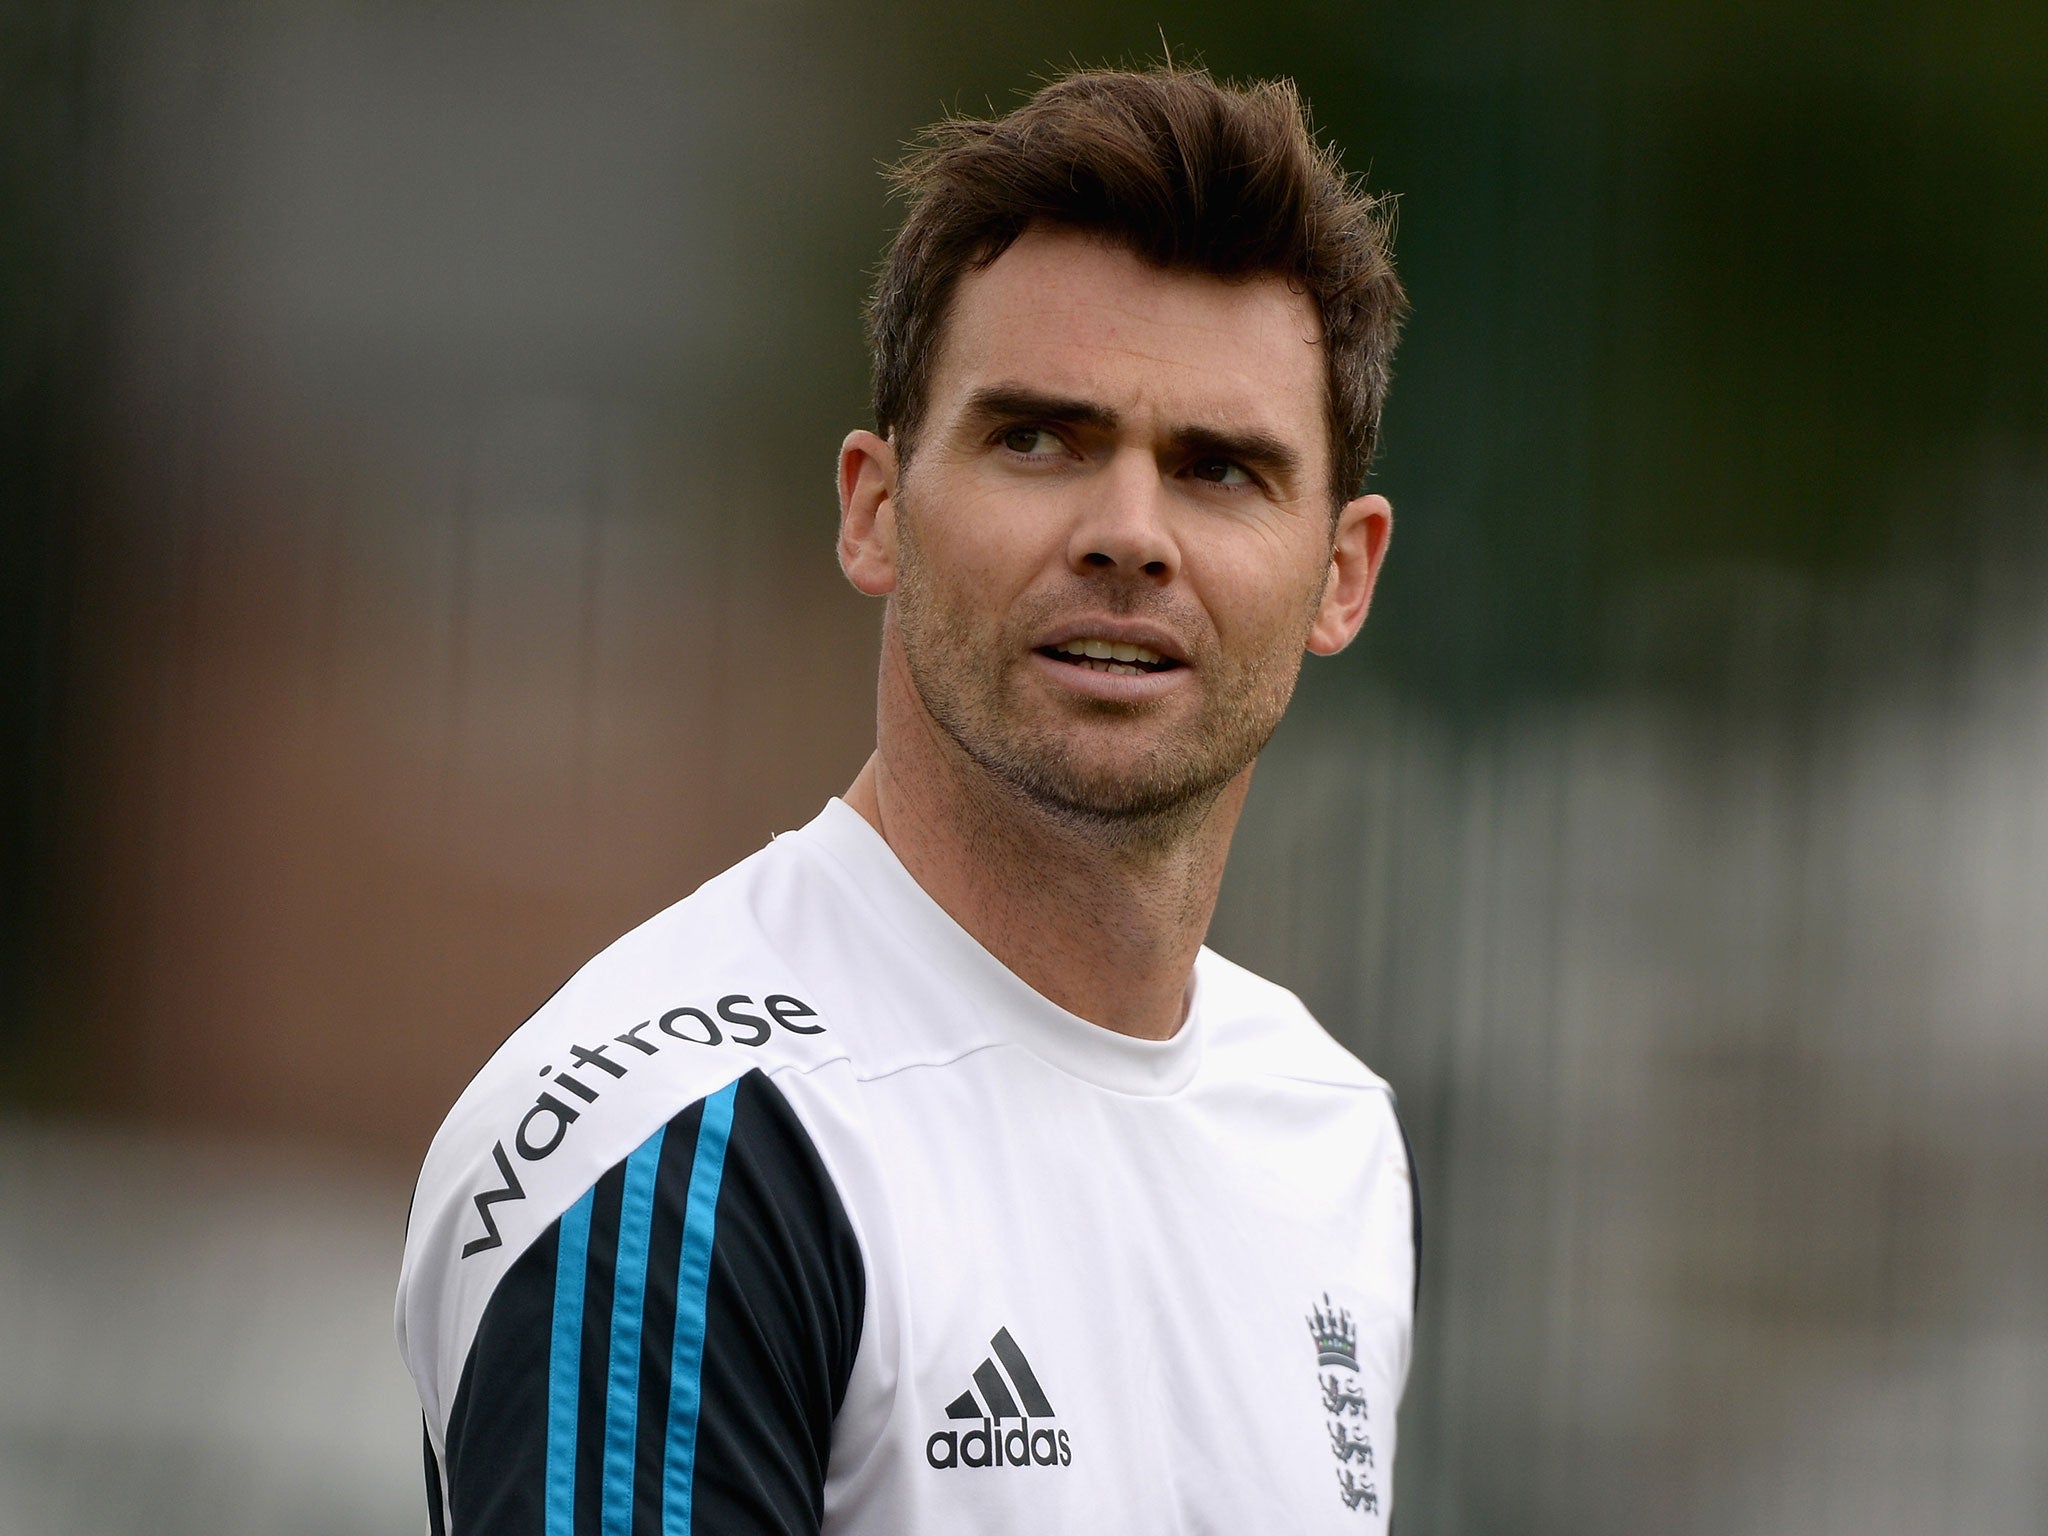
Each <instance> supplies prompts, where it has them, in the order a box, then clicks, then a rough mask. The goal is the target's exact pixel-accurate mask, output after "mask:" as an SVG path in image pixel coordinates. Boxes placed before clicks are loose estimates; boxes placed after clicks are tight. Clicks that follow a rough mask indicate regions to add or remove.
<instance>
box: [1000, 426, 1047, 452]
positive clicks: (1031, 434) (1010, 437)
mask: <svg viewBox="0 0 2048 1536" xmlns="http://www.w3.org/2000/svg"><path fill="white" fill-rule="evenodd" d="M997 441H998V442H1000V443H1001V444H1002V445H1003V446H1004V447H1005V448H1007V449H1009V450H1010V452H1012V453H1018V454H1023V455H1025V456H1026V457H1028V458H1044V457H1045V456H1046V455H1047V454H1053V453H1058V452H1059V451H1060V449H1061V447H1062V444H1061V442H1060V440H1059V439H1058V438H1057V437H1055V436H1054V435H1053V434H1052V433H1051V432H1048V431H1047V430H1046V429H1045V428H1044V427H1005V428H1004V429H1003V431H1002V435H1001V436H1000V437H999V438H998V439H997Z"/></svg>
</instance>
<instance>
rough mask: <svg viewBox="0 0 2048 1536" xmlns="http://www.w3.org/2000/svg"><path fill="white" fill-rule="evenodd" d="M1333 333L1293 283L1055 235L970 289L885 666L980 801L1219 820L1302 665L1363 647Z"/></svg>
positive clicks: (961, 299)
mask: <svg viewBox="0 0 2048 1536" xmlns="http://www.w3.org/2000/svg"><path fill="white" fill-rule="evenodd" d="M1319 330H1320V327H1319V324H1318V317H1317V315H1316V312H1315V309H1314V306H1313V305H1312V304H1311V303H1310V301H1309V300H1308V299H1307V298H1306V297H1305V296H1303V295H1302V294H1300V293H1297V292H1294V291H1291V290H1290V289H1289V288H1288V286H1287V284H1286V283H1285V282H1283V281H1282V280H1281V279H1279V278H1277V277H1261V278H1254V279H1250V280H1246V281H1236V282H1231V281H1225V280H1223V279H1220V278H1215V277H1211V276H1207V275H1195V274H1188V273H1183V272H1165V271H1161V270H1159V269H1157V268H1154V267H1151V266H1148V265H1147V264H1145V263H1144V262H1142V261H1140V260H1139V259H1138V258H1137V257H1136V256H1134V255H1132V254H1130V253H1129V252H1128V251H1126V250H1124V249H1122V248H1121V247H1118V246H1114V245H1111V244H1107V243H1105V242H1103V241H1100V240H1097V239H1093V238H1090V237H1087V236H1083V235H1079V234H1074V233H1071V232H1066V231H1046V230H1032V231H1027V232H1026V233H1025V235H1024V236H1023V237H1022V238H1020V239H1019V240H1018V241H1017V242H1016V243H1015V244H1014V245H1013V246H1011V247H1010V249H1009V250H1008V251H1006V252H1005V253H1004V254H1003V255H1002V256H1001V257H1000V258H998V259H997V260H996V261H995V262H994V264H992V265H991V266H990V267H988V268H987V269H985V270H983V271H980V272H974V273H969V274H968V275H967V276H966V277H964V278H963V279H962V280H961V283H960V285H959V288H958V290H957V291H956V294H955V297H954V304H953V311H952V314H951V317H950V319H949V321H948V323H947V328H946V332H945V337H944V342H943V345H942V348H941V351H940V354H939V357H938V359H937V362H936V365H935V367H934V370H933V375H932V380H931V386H930V395H929V404H928V406H927V409H926V413H925V419H924V422H923V425H922V426H921V428H920V430H919V433H918V436H917V441H916V445H915V452H914V454H913V456H912V458H911V460H910V462H909V464H908V465H907V466H906V467H903V468H902V470H901V474H900V477H899V478H898V479H897V482H896V484H895V486H894V489H893V494H892V495H891V497H890V514H891V515H892V516H893V520H894V549H893V556H894V573H893V574H894V590H893V606H892V620H893V623H892V625H891V633H890V635H889V638H888V642H887V643H889V644H891V645H895V646H900V652H901V656H900V659H901V662H902V663H903V665H904V667H905V669H906V670H907V672H908V675H909V677H910V679H911V682H912V683H913V685H914V688H915V692H916V695H917V697H918V700H919V701H920V703H921V706H922V708H923V710H924V712H925V713H926V714H928V715H929V716H930V718H931V720H932V721H933V722H935V723H936V724H937V726H938V727H939V728H940V729H941V730H942V731H943V732H944V733H945V734H946V735H947V736H949V737H950V738H951V739H952V741H953V742H954V743H955V744H956V745H957V746H958V747H959V748H960V749H961V751H963V752H964V753H965V754H966V755H967V757H968V758H970V759H971V760H972V761H973V762H974V763H976V764H978V765H979V766H980V767H981V768H982V769H983V770H984V771H985V772H986V773H988V774H989V775H990V776H991V777H993V778H994V779H996V780H998V781H1000V782H1001V783H1003V784H1005V785H1007V786H1008V787H1010V788H1011V789H1013V790H1015V791H1018V792H1021V793H1022V794H1024V795H1025V796H1027V797H1028V798H1029V799H1031V800H1032V801H1034V802H1035V803H1037V804H1038V805H1040V806H1041V807H1044V808H1046V809H1050V810H1054V811H1056V812H1060V813H1063V814H1065V815H1068V816H1080V817H1083V818H1086V819H1089V820H1091V821H1095V822H1098V823H1100V822H1112V823H1113V822H1118V821H1140V820H1147V819H1152V818H1156V817H1158V816H1160V815H1163V814H1170V813H1173V812H1175V811H1179V810H1183V809H1187V808H1201V807H1206V805H1207V804H1208V803H1209V802H1210V801H1211V800H1213V798H1214V796H1215V795H1216V793H1217V792H1218V791H1219V790H1221V789H1222V788H1223V787H1224V786H1225V785H1226V784H1228V783H1229V782H1230V781H1231V780H1232V779H1233V778H1235V777H1236V776H1237V775H1238V774H1240V773H1242V772H1243V771H1244V770H1245V769H1247V768H1248V767H1249V766H1250V764H1251V762H1252V760H1253V759H1254V758H1255V757H1256V756H1257V754H1258V752H1259V749H1260V748H1261V747H1263V746H1264V745H1265V742H1266V739H1267V737H1268V736H1270V735H1271V733H1272V731H1273V728H1274V726H1275V725H1277V724H1278V723H1279V720H1280V716H1281V714H1282V712H1283V711H1284V710H1285V708H1286V706H1287V701H1288V698H1289V697H1290V695H1291V694H1292V692H1293V688H1294V682H1295V678H1296V676H1297V674H1298V672H1299V670H1300V665H1301V656H1302V651H1303V649H1304V647H1305V646H1307V647H1311V648H1315V649H1319V650H1336V649H1338V648H1340V647H1341V646H1342V645H1343V644H1344V643H1345V642H1346V641H1348V640H1349V638H1350V635H1351V633H1352V632H1353V631H1355V629H1356V627H1357V620H1362V618H1363V616H1364V603H1363V597H1362V596H1359V597H1358V598H1357V600H1356V602H1355V607H1356V610H1357V612H1356V617H1355V619H1354V618H1352V617H1351V615H1350V614H1349V612H1348V610H1347V611H1346V612H1345V613H1341V614H1333V613H1332V611H1331V610H1332V608H1333V603H1332V602H1331V601H1328V600H1326V589H1327V588H1328V587H1329V585H1330V577H1331V575H1332V571H1333V564H1335V565H1338V566H1340V567H1341V564H1342V562H1341V561H1340V560H1336V559H1334V558H1333V553H1334V551H1336V550H1337V549H1338V548H1339V546H1344V547H1347V548H1349V549H1350V550H1351V551H1352V552H1353V554H1354V555H1355V554H1356V553H1357V552H1358V551H1359V550H1361V549H1365V550H1366V553H1367V554H1369V557H1370V558H1369V568H1368V569H1367V570H1366V571H1365V572H1364V579H1365V589H1366V591H1367V592H1368V593H1369V590H1370V581H1371V574H1372V571H1373V570H1374V569H1376V568H1377V564H1378V555H1379V551H1380V549H1381V548H1382V547H1383V544H1384V538H1385V525H1386V521H1387V519H1386V514H1385V511H1384V509H1385V503H1384V502H1383V501H1380V500H1379V498H1377V497H1372V498H1363V499H1362V500H1361V501H1359V502H1353V503H1351V504H1350V505H1349V506H1348V507H1346V508H1345V509H1344V511H1343V515H1342V517H1340V519H1339V521H1338V523H1337V525H1336V527H1335V528H1334V529H1333V524H1332V518H1331V510H1332V509H1331V505H1330V501H1329V490H1328V486H1329V460H1328V447H1327V441H1326V437H1325V420H1326V417H1325V404H1324V400H1325V396H1324V387H1325V386H1324V359H1323V352H1322V348H1321V346H1320V344H1319V343H1318V341H1317V339H1316V338H1317V336H1318V333H1319ZM1368 504H1370V505H1368ZM1361 509H1364V510H1361ZM1361 518H1363V519H1366V520H1367V521H1369V522H1371V523H1372V524H1373V526H1372V527H1371V528H1367V529H1364V530H1361V528H1360V526H1358V525H1359V523H1360V519H1361ZM1367 546H1369V549H1368V548H1367ZM1354 574H1355V573H1354ZM1339 575H1340V578H1341V576H1342V571H1341V569H1340V570H1339ZM857 579H858V578H857ZM1339 584H1340V585H1342V582H1341V579H1340V583H1339ZM1352 586H1353V587H1354V588H1355V586H1356V582H1355V581H1354V582H1353V583H1352Z"/></svg>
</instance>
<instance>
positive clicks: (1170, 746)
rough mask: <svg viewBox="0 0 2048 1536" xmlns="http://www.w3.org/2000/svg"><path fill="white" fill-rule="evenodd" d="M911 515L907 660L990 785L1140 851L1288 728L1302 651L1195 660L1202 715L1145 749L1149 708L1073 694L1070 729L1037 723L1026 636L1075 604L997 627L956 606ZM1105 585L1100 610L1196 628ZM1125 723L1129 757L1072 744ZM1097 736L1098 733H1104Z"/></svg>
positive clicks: (1097, 596)
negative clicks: (1097, 727) (1027, 703)
mask: <svg viewBox="0 0 2048 1536" xmlns="http://www.w3.org/2000/svg"><path fill="white" fill-rule="evenodd" d="M908 514H909V509H908V508H907V507H905V508H903V509H902V510H901V513H900V514H899V520H898V537H899V561H898V573H897V574H898V579H897V590H896V595H895V614H894V621H895V624H896V628H897V633H898V636H899V638H900V641H901V644H902V647H903V657H904V662H905V665H906V667H907V669H908V671H909V673H910V680H911V684H912V686H913V687H914V688H915V689H916V691H917V695H918V700H919V702H920V703H921V704H922V705H923V707H924V710H925V712H926V713H927V714H928V715H930V716H931V718H932V720H933V722H934V723H936V724H937V725H938V727H939V729H940V730H941V731H943V732H944V733H945V734H946V736H947V737H948V738H949V739H950V740H951V741H952V742H953V744H954V745H955V746H957V747H958V748H959V749H960V751H961V753H962V754H963V755H965V756H966V758H967V759H968V760H969V761H970V762H972V763H973V764H974V765H975V766H976V767H977V768H979V769H980V770H981V772H982V774H983V775H984V776H985V777H986V779H987V780H988V782H989V783H990V785H991V787H994V788H997V789H999V790H1002V791H1006V792H1007V793H1008V794H1009V795H1010V796H1011V797H1013V798H1015V799H1017V800H1021V801H1023V802H1024V803H1026V804H1027V805H1028V806H1030V807H1031V808H1032V809H1033V810H1035V811H1036V812H1038V813H1039V814H1040V815H1042V816H1044V817H1047V818H1049V819H1051V820H1053V821H1055V822H1057V823H1059V824H1060V825H1062V826H1065V827H1067V828H1070V829H1072V830H1075V831H1079V832H1083V833H1086V834H1088V835H1090V836H1092V837H1094V838H1096V839H1098V840H1100V841H1103V842H1106V843H1108V844H1110V845H1113V846H1115V847H1117V848H1120V849H1123V850H1127V851H1130V852H1133V853H1137V852H1143V851H1148V850H1163V849H1166V848H1170V847H1172V846H1175V845H1177V844H1179V843H1181V842H1182V841H1184V840H1185V839H1186V838H1187V837H1188V836H1189V835H1190V834H1191V833H1192V832H1193V831H1194V830H1195V829H1197V828H1199V827H1200V825H1201V824H1202V822H1203V821H1204V819H1205V818H1206V817H1207V815H1208V813H1209V810H1210V807H1212V806H1213V805H1214V804H1215V803H1216V799H1217V797H1218V796H1219V795H1220V794H1221V793H1222V792H1223V790H1224V788H1225V787H1226V786H1227V785H1228V784H1229V783H1230V782H1231V781H1232V780H1233V779H1235V778H1236V777H1237V776H1238V775H1239V774H1241V773H1242V772H1244V770H1245V769H1246V768H1248V767H1250V766H1251V764H1252V763H1253V761H1254V760H1256V759H1257V757H1258V755H1259V753H1260V751H1261V750H1263V749H1264V747H1265V745H1266V742H1267V741H1268V740H1269V739H1270V738H1271V736H1272V734H1273V732H1274V730H1275V729H1276V728H1277V727H1278V725H1279V723H1280V717H1281V716H1282V715H1283V714H1284V713H1285V712H1286V709H1287V704H1288V701H1289V699H1290V698H1291V697H1292V696H1293V692H1294V683H1295V679H1296V678H1297V677H1298V675H1299V673H1300V666H1301V650H1300V647H1299V646H1298V645H1296V646H1295V647H1294V648H1293V649H1292V650H1291V651H1281V652H1278V653H1269V654H1266V655H1261V656H1258V657H1251V658H1238V659H1235V660H1226V659H1224V658H1222V657H1220V656H1215V655H1209V656H1197V657H1192V658H1190V660H1192V661H1194V662H1195V663H1196V664H1197V665H1198V667H1199V669H1200V670H1201V672H1202V674H1203V676H1202V680H1201V686H1202V693H1203V701H1202V705H1201V708H1200V709H1198V710H1197V711H1196V713H1195V714H1194V715H1193V716H1192V717H1190V718H1188V719H1186V720H1184V721H1183V722H1181V723H1179V724H1177V725H1175V726H1173V727H1172V728H1170V729H1169V730H1167V731H1166V732H1164V733H1163V734H1161V733H1156V732H1147V733H1144V735H1143V738H1142V739H1143V741H1144V744H1143V745H1142V746H1138V745H1137V744H1136V743H1137V740H1138V738H1139V737H1140V732H1141V729H1142V726H1141V722H1142V720H1143V719H1144V717H1145V716H1146V714H1148V713H1149V712H1150V710H1149V706H1146V705H1129V704H1119V703H1113V702H1110V701H1107V700H1102V701H1091V700H1085V699H1076V700H1074V701H1073V703H1072V704H1071V705H1069V706H1067V707H1065V708H1061V709H1059V710H1058V713H1059V714H1068V713H1069V711H1070V710H1071V713H1072V714H1073V715H1075V716H1078V717H1079V719H1078V720H1077V721H1076V722H1075V725H1074V727H1073V728H1063V726H1062V722H1061V721H1060V720H1059V719H1058V718H1050V719H1047V718H1043V717H1039V718H1034V717H1033V716H1032V714H1031V712H1029V711H1027V710H1026V709H1025V707H1024V699H1023V697H1022V695H1023V689H1024V684H1023V679H1022V676H1021V671H1022V667H1023V665H1024V664H1023V661H1022V658H1023V657H1024V655H1025V654H1026V651H1027V649H1028V647H1027V644H1026V642H1027V639H1028V637H1029V636H1031V635H1033V634H1038V633H1043V631H1044V627H1045V625H1046V623H1047V622H1048V621H1050V620H1051V619H1052V618H1054V617H1056V616H1057V614H1058V613H1059V612H1060V611H1062V610H1071V609H1072V608H1073V607H1075V606H1077V603H1076V602H1075V601H1074V600H1072V599H1069V600H1066V601H1062V600H1061V599H1060V598H1059V597H1058V596H1056V595H1050V594H1049V595H1047V596H1044V597H1042V598H1039V599H1037V600H1035V601H1034V602H1031V603H1027V604H1026V605H1024V606H1023V607H1022V608H1020V609H1019V610H1018V611H1017V612H1015V613H1012V614H1010V615H1008V616H1006V618H1005V619H1004V621H1003V622H1001V623H998V624H995V625H993V626H992V625H990V624H988V623H987V622H986V621H985V620H984V619H983V618H982V616H980V615H977V614H975V613H972V612H970V611H967V610H965V609H963V608H962V607H960V606H959V605H958V604H957V603H954V602H951V601H949V599H948V596H947V594H946V593H945V592H944V591H943V589H942V588H941V587H940V586H939V585H938V584H937V583H935V582H934V581H933V580H932V578H931V574H930V571H929V568H928V566H927V565H926V562H925V561H924V560H923V558H922V552H921V550H920V549H919V546H918V543H917V538H916V535H915V533H914V531H913V527H912V524H913V518H912V517H911V516H910V515H908ZM1101 580H1102V583H1103V584H1102V585H1101V586H1099V587H1092V588H1090V589H1089V591H1088V593H1087V600H1088V602H1089V604H1090V605H1091V606H1094V607H1097V608H1100V607H1103V606H1107V607H1109V608H1110V609H1112V610H1113V611H1115V612H1117V613H1118V614H1119V615H1121V616H1136V615H1145V616H1147V617H1150V618H1153V619H1155V620H1157V621H1160V622H1165V623H1169V624H1171V627H1173V628H1174V630H1175V631H1176V632H1177V633H1181V634H1189V633H1192V632H1194V627H1192V626H1189V625H1187V624H1185V623H1173V622H1172V613H1173V609H1172V606H1171V604H1170V603H1169V602H1167V601H1166V600H1163V599H1160V598H1158V597H1157V596H1156V594H1155V593H1154V591H1153V590H1152V589H1150V588H1146V587H1140V586H1137V585H1134V584H1132V583H1129V582H1123V583H1121V584H1117V583H1115V581H1114V578H1108V577H1105V578H1101ZM1212 649H1213V648H1212ZM1119 719H1121V720H1126V721H1129V722H1131V732H1130V734H1131V735H1132V737H1133V738H1134V742H1133V750H1132V751H1131V752H1130V754H1129V755H1124V756H1114V755H1103V754H1100V753H1098V754H1097V755H1098V756H1101V757H1102V759H1103V760H1100V761H1090V760H1089V755H1088V754H1086V753H1084V752H1083V751H1081V750H1080V749H1079V744H1078V742H1077V739H1076V738H1077V736H1078V735H1079V734H1080V727H1081V726H1082V725H1083V724H1085V723H1086V722H1089V721H1091V720H1092V721H1096V722H1105V723H1107V722H1114V721H1116V720H1119ZM1091 734H1093V735H1095V736H1097V738H1098V739H1099V738H1100V737H1101V736H1102V735H1103V734H1105V733H1103V732H1100V731H1097V732H1092V733H1091Z"/></svg>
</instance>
